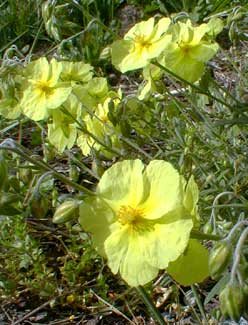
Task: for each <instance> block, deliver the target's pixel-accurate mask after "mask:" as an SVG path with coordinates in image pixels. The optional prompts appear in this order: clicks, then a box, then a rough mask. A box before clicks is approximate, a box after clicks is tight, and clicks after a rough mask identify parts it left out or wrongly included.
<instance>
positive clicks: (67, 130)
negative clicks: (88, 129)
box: [47, 94, 82, 152]
mask: <svg viewBox="0 0 248 325" xmlns="http://www.w3.org/2000/svg"><path fill="white" fill-rule="evenodd" d="M63 106H64V108H65V109H66V111H67V112H68V114H66V112H63V111H61V110H60V109H58V110H52V122H51V123H48V135H47V137H48V140H49V141H50V142H51V144H52V145H54V146H55V148H56V149H57V150H58V151H59V152H63V151H64V150H65V148H68V149H70V148H72V146H73V145H74V143H75V142H76V139H77V133H78V130H77V126H78V125H77V123H76V121H75V120H77V119H79V118H80V117H81V116H82V105H81V103H80V102H79V101H78V100H77V97H76V96H74V95H72V94H71V95H70V96H69V98H68V99H67V101H66V102H65V103H64V104H63Z"/></svg>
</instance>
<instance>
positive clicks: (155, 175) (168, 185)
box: [139, 160, 182, 219]
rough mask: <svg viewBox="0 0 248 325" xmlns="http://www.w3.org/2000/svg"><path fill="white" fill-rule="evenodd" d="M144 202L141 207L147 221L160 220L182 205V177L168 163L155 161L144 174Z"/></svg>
mask: <svg viewBox="0 0 248 325" xmlns="http://www.w3.org/2000/svg"><path fill="white" fill-rule="evenodd" d="M144 195H145V196H144V200H143V202H142V203H141V204H140V205H139V208H140V209H141V210H143V212H144V217H145V218H147V219H158V218H161V217H162V216H164V215H165V214H166V213H168V212H170V211H172V210H173V209H175V208H177V207H178V205H180V204H182V193H181V186H180V176H179V174H178V172H177V170H176V169H175V168H174V167H173V166H172V165H171V164H170V163H168V162H166V161H163V160H153V161H151V162H150V163H149V165H148V166H147V167H146V169H145V172H144Z"/></svg>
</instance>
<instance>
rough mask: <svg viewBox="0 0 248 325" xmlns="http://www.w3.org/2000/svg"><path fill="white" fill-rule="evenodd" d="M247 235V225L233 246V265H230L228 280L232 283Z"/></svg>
mask: <svg viewBox="0 0 248 325" xmlns="http://www.w3.org/2000/svg"><path fill="white" fill-rule="evenodd" d="M247 236H248V227H247V228H245V230H244V231H243V232H242V234H241V236H240V238H239V240H238V243H237V246H236V248H235V251H234V258H233V266H232V270H231V278H230V282H232V283H234V282H235V276H236V273H237V271H238V267H239V262H240V258H241V250H242V248H243V246H244V244H245V241H246V239H247ZM241 285H242V283H241Z"/></svg>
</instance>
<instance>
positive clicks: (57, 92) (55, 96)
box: [46, 87, 72, 109]
mask: <svg viewBox="0 0 248 325" xmlns="http://www.w3.org/2000/svg"><path fill="white" fill-rule="evenodd" d="M71 90H72V89H71V87H61V88H60V87H59V88H53V89H52V93H51V94H50V95H47V96H46V106H47V108H49V109H54V108H58V107H59V106H61V105H62V104H63V103H64V102H65V101H66V100H67V98H68V96H69V95H70V93H71Z"/></svg>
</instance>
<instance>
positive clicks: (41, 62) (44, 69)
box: [27, 57, 50, 80]
mask: <svg viewBox="0 0 248 325" xmlns="http://www.w3.org/2000/svg"><path fill="white" fill-rule="evenodd" d="M29 66H30V68H29ZM27 68H28V71H30V73H31V74H32V79H34V80H48V79H49V76H50V65H49V62H48V61H47V59H46V58H45V57H41V58H39V59H38V60H35V61H34V62H31V63H30V64H29V65H28V67H27Z"/></svg>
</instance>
